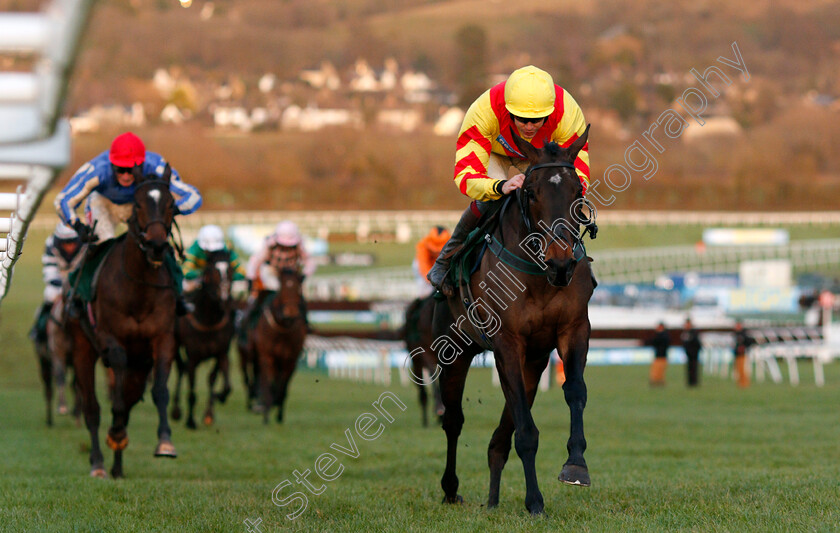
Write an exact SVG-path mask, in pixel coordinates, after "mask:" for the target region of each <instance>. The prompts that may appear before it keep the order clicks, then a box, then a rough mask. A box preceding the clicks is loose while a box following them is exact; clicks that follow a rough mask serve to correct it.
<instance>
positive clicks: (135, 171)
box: [131, 165, 145, 185]
mask: <svg viewBox="0 0 840 533" xmlns="http://www.w3.org/2000/svg"><path fill="white" fill-rule="evenodd" d="M131 175H132V176H134V183H136V184H137V185H140V184H141V183H143V180H144V179H145V176H143V166H142V165H135V166H133V167H132V168H131Z"/></svg>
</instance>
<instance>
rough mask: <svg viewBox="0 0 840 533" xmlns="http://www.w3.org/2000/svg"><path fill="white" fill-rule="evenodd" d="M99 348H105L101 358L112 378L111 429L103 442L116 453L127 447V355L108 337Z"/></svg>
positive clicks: (104, 337)
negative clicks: (125, 390)
mask: <svg viewBox="0 0 840 533" xmlns="http://www.w3.org/2000/svg"><path fill="white" fill-rule="evenodd" d="M100 346H105V354H104V356H103V357H104V359H105V361H106V363H107V364H106V366H107V367H108V368H109V369H110V370H111V375H112V377H113V382H112V383H111V385H110V387H109V388H110V392H111V427H110V428H108V436H107V437H106V439H105V442H106V443H107V444H108V447H109V448H111V449H112V450H115V451H118V450H123V449H125V448H126V446H128V434H127V432H126V424H127V422H128V414H127V413H128V409H127V407H126V403H125V393H124V387H125V376H126V372H127V368H128V354H127V353H126V351H125V348H123V347H122V345H121V344H120V343H119V342H118V341H117V340H116V339H115V338H114V337H111V336H110V335H103V337H102V342H101V343H100Z"/></svg>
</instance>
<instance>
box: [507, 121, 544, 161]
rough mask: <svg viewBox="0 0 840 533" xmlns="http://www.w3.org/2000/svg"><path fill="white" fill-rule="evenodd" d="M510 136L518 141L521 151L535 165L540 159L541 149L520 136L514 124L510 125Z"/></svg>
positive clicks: (517, 145) (515, 141)
mask: <svg viewBox="0 0 840 533" xmlns="http://www.w3.org/2000/svg"><path fill="white" fill-rule="evenodd" d="M510 136H511V137H513V142H514V143H516V147H517V148H518V149H519V153H520V154H522V155H524V156H525V158H526V159H528V161H530V163H531V164H532V165H535V164H537V163H538V162H539V160H540V151H539V150H537V149H536V148H534V146H533V145H532V144H531V143H529V142H528V141H526V140H525V139H523V138H522V137H520V136H519V134H518V133H516V128H514V127H513V126H511V127H510Z"/></svg>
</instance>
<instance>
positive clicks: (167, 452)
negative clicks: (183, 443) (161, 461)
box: [155, 441, 178, 459]
mask: <svg viewBox="0 0 840 533" xmlns="http://www.w3.org/2000/svg"><path fill="white" fill-rule="evenodd" d="M155 457H169V458H171V459H175V458H176V457H178V453H177V452H176V451H175V446H173V445H172V443H171V442H169V441H163V442H160V443H158V445H157V448H155Z"/></svg>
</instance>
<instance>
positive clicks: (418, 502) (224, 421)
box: [0, 365, 840, 531]
mask: <svg viewBox="0 0 840 533" xmlns="http://www.w3.org/2000/svg"><path fill="white" fill-rule="evenodd" d="M24 366H31V367H32V368H30V369H29V370H31V373H32V374H34V372H35V369H34V365H24ZM801 370H802V371H803V374H804V375H803V385H801V386H799V387H798V388H793V387H790V386H789V385H775V384H769V383H763V384H755V385H754V386H753V387H751V388H750V389H748V390H745V391H742V390H738V389H737V388H736V387H735V386H734V384H733V383H732V382H731V381H729V380H722V379H720V378H712V377H705V376H704V378H705V379H704V380H703V383H702V386H701V387H700V388H699V389H698V390H687V389H686V388H685V387H684V385H683V383H682V382H683V375H682V372H683V368H682V367H679V366H674V367H671V368H670V369H669V376H668V378H669V381H670V383H669V385H668V386H667V387H665V388H664V389H657V390H651V389H649V388H648V387H647V385H646V368H644V367H640V366H634V367H591V368H589V369H588V370H587V381H588V385H589V405H588V407H587V410H586V414H585V421H586V431H587V440H588V451H587V454H586V457H587V460H588V463H589V467H590V472H591V475H592V480H593V485H592V487H590V488H578V487H568V486H564V485H561V484H560V483H559V482H558V481H557V480H556V476H557V474H558V473H559V471H560V468H561V466H562V463H563V462H564V461H565V459H566V452H565V441H566V439H567V437H568V414H567V413H568V411H567V408H566V406H565V402H564V401H563V397H562V391H561V390H560V389H556V388H555V389H552V390H550V391H548V392H547V393H540V395H539V396H538V399H537V402H536V405H535V407H534V417H535V420H536V422H537V424H538V426H539V428H540V431H541V434H540V436H541V441H540V449H539V453H538V456H537V471H538V476H539V479H540V482H541V488H542V491H543V495H544V497H545V501H546V512H547V517H542V518H531V517H529V516H527V514H526V513H525V510H524V506H523V498H524V481H523V476H522V468H521V463H520V461H519V459H518V458H517V457H516V456H515V454H512V456H511V460H510V462H509V464H508V468H507V469H506V471H505V474H504V477H503V483H502V495H501V505H500V507H499V508H498V509H496V510H493V511H488V510H486V509H484V508H483V506H482V503H483V502H484V500H485V498H486V491H487V478H488V473H487V467H486V459H485V457H486V446H487V442H488V439H489V437H490V435H491V433H492V430H493V428H494V425H495V423H496V421H497V420H498V415H499V413H500V411H501V408H502V396H501V391H500V390H499V389H497V388H495V387H493V386H492V385H491V382H490V375H489V371H488V370H486V369H483V370H477V371H476V370H474V371H473V373H472V374H471V376H470V378H469V380H468V386H467V391H466V394H465V401H464V405H465V416H466V425H465V427H464V432H463V434H462V437H461V440H460V443H459V474H460V478H461V488H460V493H461V494H462V495H463V496H464V499H465V503H464V504H463V505H460V506H454V507H453V506H444V505H441V504H440V503H439V502H440V498H441V496H442V493H441V490H440V488H439V479H440V475H441V473H442V469H443V464H444V463H443V461H444V449H445V438H444V433H443V431H441V430H440V429H439V428H437V427H430V428H422V427H420V423H419V419H420V417H419V412H418V406H417V404H416V401H415V391H414V390H413V389H411V388H403V387H402V386H400V385H399V384H398V383H397V382H394V383H392V385H390V386H389V387H385V386H382V385H373V384H357V383H352V382H348V381H337V380H328V379H326V378H325V376H323V375H322V374H319V373H315V372H311V371H301V372H300V373H299V374H298V375H297V376H296V378H295V381H294V383H293V386H292V390H291V395H290V398H289V403H288V406H287V407H288V409H287V420H286V422H285V424H284V425H283V426H282V427H281V426H278V425H276V424H275V423H273V422H272V423H271V424H270V425H268V426H264V425H263V424H262V423H261V419H260V417H258V416H256V415H253V414H250V413H247V412H245V409H244V401H243V398H242V396H241V394H240V393H239V392H237V394H235V395H234V396H233V397H232V398H231V399H230V400H229V404H227V405H224V406H221V407H220V408H219V409H218V411H217V422H216V425H215V426H214V427H211V428H205V427H202V428H200V429H199V430H197V431H194V432H191V431H188V430H186V429H184V428H183V426H181V425H180V424H178V425H176V426H175V430H174V434H173V439H174V442H175V444H176V446H177V448H178V451H179V453H180V455H179V457H178V458H177V459H175V460H168V459H155V458H153V457H152V450H153V448H154V445H155V442H156V439H155V427H156V415H155V412H154V408H153V406H152V404H151V402H150V401H149V398H148V397H147V400H146V402H144V403H141V404H139V405H138V406H137V407H136V408H135V410H134V412H133V413H132V420H131V423H130V426H129V436H130V439H131V444H130V445H129V447H128V448H127V450H126V452H125V469H126V470H125V471H126V478H125V479H122V480H118V481H114V480H111V479H108V480H99V479H90V478H88V477H87V472H88V465H87V449H88V439H87V435H86V432H85V431H84V430H83V429H81V428H77V427H75V425H74V424H73V423H72V421H71V420H70V419H68V418H66V417H61V418H59V419H58V421H57V424H56V427H54V428H52V429H48V428H46V427H44V424H43V414H42V405H43V403H42V399H41V397H40V393H39V391H38V390H37V389H36V388H31V387H9V386H4V387H3V388H2V389H0V405H2V406H3V409H2V411H0V427H2V428H3V439H2V441H0V454H2V457H3V461H2V479H3V483H2V485H0V487H2V488H0V501H2V502H3V504H2V506H0V529H3V530H7V531H246V528H245V525H244V523H243V521H244V520H245V519H252V520H254V519H257V518H260V519H262V521H263V523H262V527H261V529H262V530H263V531H279V530H281V528H283V529H287V528H288V529H290V530H296V531H520V530H524V529H529V530H530V529H534V530H538V531H558V530H565V529H568V528H572V527H574V528H575V529H579V530H582V531H678V530H684V531H805V530H808V531H830V530H834V528H835V527H836V525H837V523H838V520H840V507H838V506H837V497H838V482H837V479H838V478H840V450H838V447H837V442H838V438H840V426H838V424H837V421H836V418H837V415H836V405H837V403H838V401H840V386H838V383H840V371H839V370H840V369H838V368H837V366H836V365H833V366H829V367H828V370H829V372H828V376H827V379H828V385H827V386H826V387H824V388H822V389H818V388H816V387H815V386H814V385H813V384H812V383H813V381H809V380H808V378H809V377H810V376H809V375H808V373H807V369H806V368H805V367H804V366H803V368H802V369H801ZM235 384H238V383H235ZM386 390H388V391H391V392H393V393H394V394H396V395H397V396H398V397H399V398H400V399H401V400H402V401H403V402H404V403H405V404H406V406H407V410H406V411H405V412H402V411H400V410H399V409H398V408H396V407H393V406H392V404H390V403H388V404H386V405H389V406H391V407H390V408H389V409H388V410H389V412H390V413H391V414H392V415H393V416H394V418H395V420H394V422H393V423H391V424H389V423H388V422H387V421H385V420H384V419H381V418H380V421H381V422H383V423H384V430H383V432H382V434H381V435H380V436H379V437H378V438H377V439H375V440H373V441H370V442H368V441H364V440H362V439H361V438H359V436H358V435H356V434H355V433H354V440H355V444H356V446H357V448H358V451H359V457H358V458H357V459H350V458H343V457H342V459H341V463H342V465H343V466H344V471H343V472H342V474H341V475H340V476H339V477H338V479H336V480H334V481H332V482H322V481H317V477H316V476H315V474H311V475H310V481H312V482H313V483H315V486H316V487H319V486H321V485H324V486H325V487H326V488H325V490H324V492H323V493H322V494H321V495H319V496H315V495H313V494H308V499H309V503H308V507H307V508H306V510H305V511H304V512H303V514H302V515H301V516H299V517H298V518H297V519H296V520H294V521H289V520H287V519H286V518H285V515H286V514H288V513H290V512H291V511H292V510H293V509H294V508H295V506H290V507H288V508H280V507H277V506H275V505H274V504H272V500H271V493H272V490H273V488H274V487H275V486H277V485H278V484H279V483H281V482H282V481H284V480H287V479H288V480H290V481H292V482H294V475H293V472H294V471H295V470H299V471H301V472H302V471H304V470H305V469H310V470H312V469H313V464H314V462H315V460H316V459H317V457H318V456H319V455H320V454H322V453H325V452H331V451H332V450H331V449H330V445H331V444H332V443H338V444H341V445H344V446H347V445H348V444H347V440H346V437H345V435H344V432H345V430H347V429H350V431H355V430H354V428H353V425H354V421H355V420H356V418H357V417H358V416H359V415H361V414H362V413H365V412H369V413H373V414H376V413H377V412H376V411H375V410H374V409H373V407H372V405H371V404H372V403H373V402H374V401H375V400H376V399H377V398H378V397H379V395H380V394H382V393H383V392H384V391H386ZM204 397H205V393H204V390H203V389H201V390H200V402H202V401H203V399H204ZM200 405H201V404H200ZM106 413H107V410H106ZM103 419H104V422H105V423H104V424H103V426H106V425H107V421H108V419H109V416H108V415H107V414H103ZM374 427H376V426H374ZM104 431H105V430H104V428H103V430H102V431H101V433H102V434H104ZM105 453H106V465H107V466H108V467H109V468H110V463H111V452H110V451H106V452H105ZM333 453H334V454H336V455H339V456H340V454H337V453H336V452H333ZM340 457H341V456H340ZM313 478H314V479H313ZM298 488H300V487H298ZM295 490H297V488H294V489H293V488H285V489H284V490H283V491H282V492H281V493H280V495H281V497H286V496H289V495H291V494H292V492H294V491H295Z"/></svg>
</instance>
